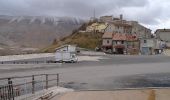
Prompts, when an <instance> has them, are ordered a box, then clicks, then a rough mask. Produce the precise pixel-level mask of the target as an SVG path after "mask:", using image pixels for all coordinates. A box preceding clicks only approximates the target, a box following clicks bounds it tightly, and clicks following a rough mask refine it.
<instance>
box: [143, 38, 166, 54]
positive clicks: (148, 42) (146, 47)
mask: <svg viewBox="0 0 170 100" xmlns="http://www.w3.org/2000/svg"><path fill="white" fill-rule="evenodd" d="M164 44H165V42H163V41H160V40H159V39H156V38H142V39H140V50H141V54H142V55H154V54H161V53H162V52H163V49H164Z"/></svg>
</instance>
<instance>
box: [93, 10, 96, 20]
mask: <svg viewBox="0 0 170 100" xmlns="http://www.w3.org/2000/svg"><path fill="white" fill-rule="evenodd" d="M93 17H94V19H95V18H96V9H95V8H94V12H93Z"/></svg>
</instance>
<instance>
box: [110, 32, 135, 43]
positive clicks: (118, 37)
mask: <svg viewBox="0 0 170 100" xmlns="http://www.w3.org/2000/svg"><path fill="white" fill-rule="evenodd" d="M112 39H113V40H122V41H136V40H138V38H137V36H136V35H132V34H120V33H115V34H113V37H112Z"/></svg>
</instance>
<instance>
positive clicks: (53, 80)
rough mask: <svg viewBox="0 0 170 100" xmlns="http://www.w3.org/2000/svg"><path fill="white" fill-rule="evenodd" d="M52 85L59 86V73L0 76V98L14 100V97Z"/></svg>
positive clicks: (33, 92) (1, 99) (0, 99)
mask: <svg viewBox="0 0 170 100" xmlns="http://www.w3.org/2000/svg"><path fill="white" fill-rule="evenodd" d="M53 86H59V74H39V75H31V76H22V77H10V78H0V100H15V97H18V96H22V95H27V94H35V92H37V91H40V90H44V89H48V88H50V87H53Z"/></svg>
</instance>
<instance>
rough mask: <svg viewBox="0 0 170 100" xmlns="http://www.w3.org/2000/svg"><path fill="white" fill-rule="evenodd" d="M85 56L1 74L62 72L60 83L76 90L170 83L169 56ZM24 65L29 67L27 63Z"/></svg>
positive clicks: (163, 85) (2, 71) (7, 75)
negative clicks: (60, 62)
mask: <svg viewBox="0 0 170 100" xmlns="http://www.w3.org/2000/svg"><path fill="white" fill-rule="evenodd" d="M85 57H87V56H85ZM83 59H84V60H81V61H79V62H78V63H73V64H70V63H64V64H61V65H60V66H58V65H54V64H53V66H52V65H51V64H46V65H42V66H43V67H40V68H29V69H24V68H23V69H17V70H14V69H11V70H10V69H8V70H3V69H1V70H0V71H1V73H0V77H10V76H21V75H32V74H45V73H50V74H56V73H59V74H60V82H61V84H60V85H61V86H64V87H67V88H73V89H76V90H112V89H115V88H139V87H170V67H169V65H170V62H169V61H170V57H168V56H163V55H156V56H155V55H154V56H129V55H127V56H123V55H106V56H88V57H87V59H85V58H83ZM13 66H14V65H13ZM15 66H17V65H15ZM22 66H27V67H28V65H24V64H22ZM30 66H32V65H30ZM34 66H40V65H39V64H37V65H34ZM49 66H51V67H49ZM0 67H1V68H2V67H4V65H0ZM8 67H10V65H9V66H8Z"/></svg>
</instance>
